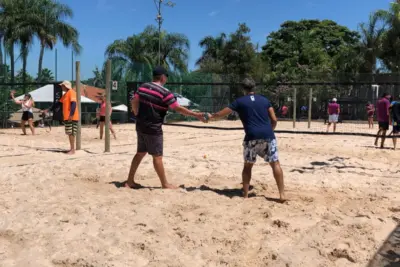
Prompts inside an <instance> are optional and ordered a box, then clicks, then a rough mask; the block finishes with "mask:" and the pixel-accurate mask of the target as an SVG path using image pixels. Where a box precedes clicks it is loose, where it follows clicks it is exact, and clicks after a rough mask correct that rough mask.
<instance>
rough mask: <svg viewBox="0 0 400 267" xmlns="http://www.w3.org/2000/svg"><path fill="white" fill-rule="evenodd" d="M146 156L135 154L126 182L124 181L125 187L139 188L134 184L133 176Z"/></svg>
mask: <svg viewBox="0 0 400 267" xmlns="http://www.w3.org/2000/svg"><path fill="white" fill-rule="evenodd" d="M146 154H147V153H136V155H135V156H134V157H133V159H132V163H131V169H130V170H129V175H128V180H127V181H126V186H128V187H130V188H139V187H140V184H137V183H135V174H136V171H137V169H138V168H139V165H140V163H141V162H142V160H143V158H144V157H145V156H146Z"/></svg>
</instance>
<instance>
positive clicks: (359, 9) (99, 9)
mask: <svg viewBox="0 0 400 267" xmlns="http://www.w3.org/2000/svg"><path fill="white" fill-rule="evenodd" d="M61 1H62V2H63V3H65V4H68V5H69V6H70V7H71V8H72V9H73V10H74V13H75V14H74V18H73V19H72V20H71V21H70V23H71V24H73V25H74V26H75V27H77V28H78V30H79V31H80V34H81V35H80V43H81V45H82V46H83V52H82V54H81V55H80V56H79V57H78V58H77V60H80V61H81V79H87V78H90V77H91V75H92V70H93V69H94V68H95V66H99V67H101V66H102V64H103V62H104V59H105V57H104V51H105V48H106V47H107V45H109V44H110V43H112V42H113V41H114V40H116V39H125V38H126V37H128V36H129V35H132V34H135V33H138V32H141V31H142V30H143V29H144V27H145V26H147V25H149V24H156V21H155V17H156V9H155V6H154V2H153V0H61ZM173 2H175V3H176V6H175V7H174V8H168V7H165V8H164V9H163V17H164V19H165V21H164V24H163V28H164V29H165V30H167V31H169V32H179V33H184V34H186V35H187V36H188V38H189V40H190V42H191V51H190V61H189V67H190V69H194V62H195V61H196V60H197V59H198V58H199V57H200V55H201V52H202V50H201V48H200V47H199V46H198V43H199V41H200V40H201V39H202V38H203V37H204V36H207V35H217V34H219V33H221V32H227V33H229V32H232V31H234V30H235V29H236V28H237V26H238V23H241V22H245V23H247V25H248V26H249V27H250V28H251V30H252V31H251V37H252V40H253V42H255V43H257V42H258V43H259V44H260V45H263V44H265V40H266V36H267V35H268V34H269V33H270V32H271V31H275V30H277V29H279V26H280V24H281V23H282V22H284V21H286V20H300V19H331V20H334V21H336V22H338V23H339V24H342V25H345V26H348V27H349V28H350V29H353V30H357V27H358V24H359V23H360V22H363V21H367V20H368V15H369V14H370V12H371V11H374V10H376V9H386V8H388V7H389V3H390V1H389V0H335V1H332V0H202V1H196V0H174V1H173ZM57 49H58V77H57V78H58V80H63V79H71V50H69V49H65V48H64V47H62V45H61V44H58V45H57ZM38 56H39V47H38V45H37V43H36V44H34V45H33V46H32V48H31V52H30V56H29V61H28V71H29V73H31V74H32V75H36V73H37V64H38V63H37V62H38ZM54 59H55V53H54V51H46V53H45V58H44V67H46V68H49V69H51V70H52V71H53V72H54V70H55V60H54ZM20 66H21V64H20V62H18V63H17V69H19V68H20Z"/></svg>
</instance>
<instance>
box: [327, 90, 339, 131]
mask: <svg viewBox="0 0 400 267" xmlns="http://www.w3.org/2000/svg"><path fill="white" fill-rule="evenodd" d="M339 114H340V105H339V104H338V103H337V99H336V98H333V99H332V102H331V103H329V105H328V115H329V118H328V127H327V128H326V132H329V128H330V127H331V124H332V123H333V132H336V124H337V123H338V121H339Z"/></svg>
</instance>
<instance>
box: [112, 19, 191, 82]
mask: <svg viewBox="0 0 400 267" xmlns="http://www.w3.org/2000/svg"><path fill="white" fill-rule="evenodd" d="M105 54H106V56H107V57H108V58H111V59H113V63H114V62H115V63H118V65H119V68H120V71H123V73H124V75H125V76H130V77H137V78H138V79H140V80H148V79H150V78H151V69H152V67H154V66H155V65H156V64H157V63H158V57H159V55H158V31H157V29H156V28H155V27H153V26H148V27H146V28H145V29H144V30H143V32H142V33H140V34H137V35H133V36H130V37H128V38H127V39H126V40H116V41H114V43H112V44H111V45H109V46H108V47H107V49H106V53H105ZM188 58H189V40H188V38H187V37H186V36H185V35H183V34H179V33H167V32H162V34H161V65H163V66H164V67H166V68H168V69H171V70H173V71H176V72H179V73H182V72H186V71H187V64H188ZM115 60H116V61H115Z"/></svg>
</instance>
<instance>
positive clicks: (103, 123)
mask: <svg viewBox="0 0 400 267" xmlns="http://www.w3.org/2000/svg"><path fill="white" fill-rule="evenodd" d="M105 124H106V123H105V122H104V121H102V122H100V139H103V135H104V126H105ZM110 132H111V133H112V135H113V136H114V139H117V135H116V134H115V131H114V129H113V127H112V123H111V122H110Z"/></svg>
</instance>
